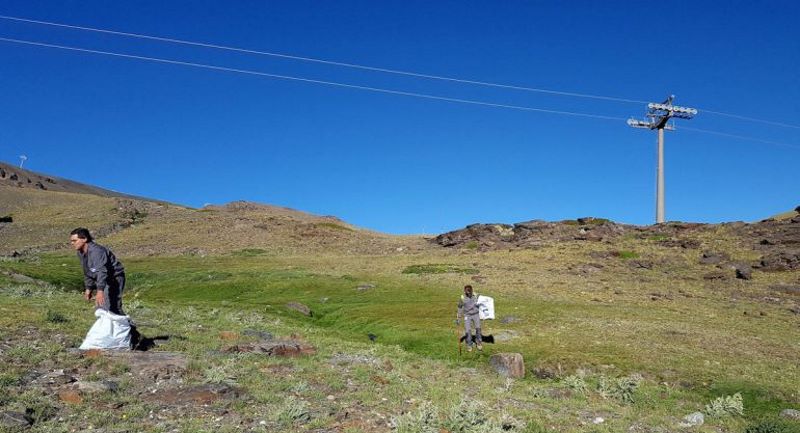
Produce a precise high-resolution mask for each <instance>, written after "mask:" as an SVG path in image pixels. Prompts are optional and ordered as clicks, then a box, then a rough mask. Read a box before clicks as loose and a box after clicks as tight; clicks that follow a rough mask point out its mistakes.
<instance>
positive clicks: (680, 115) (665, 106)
mask: <svg viewBox="0 0 800 433" xmlns="http://www.w3.org/2000/svg"><path fill="white" fill-rule="evenodd" d="M673 99H675V95H670V97H669V98H667V100H666V101H664V102H662V103H660V104H656V103H653V102H651V103H649V104H647V114H646V117H648V120H638V119H634V118H630V119H628V126H631V127H633V128H646V129H655V130H657V131H658V165H657V167H656V224H660V223H663V222H664V130H665V129H666V130H668V131H672V130H674V129H675V125H673V124H672V123H669V120H670V119H673V118H676V119H687V120H688V119H691V118H692V117H694V116H695V115H696V114H697V110H695V109H694V108H687V107H679V106H677V105H672V100H673Z"/></svg>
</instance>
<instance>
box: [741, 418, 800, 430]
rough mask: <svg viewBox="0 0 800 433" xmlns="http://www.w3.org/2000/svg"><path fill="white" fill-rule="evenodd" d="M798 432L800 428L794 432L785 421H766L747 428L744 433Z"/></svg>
mask: <svg viewBox="0 0 800 433" xmlns="http://www.w3.org/2000/svg"><path fill="white" fill-rule="evenodd" d="M798 431H800V427H796V428H795V429H793V430H792V429H791V427H790V425H788V423H786V422H785V421H783V420H775V419H764V420H761V421H758V422H756V423H754V424H750V425H749V426H747V428H746V429H745V430H744V433H795V432H798Z"/></svg>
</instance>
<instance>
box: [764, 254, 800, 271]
mask: <svg viewBox="0 0 800 433" xmlns="http://www.w3.org/2000/svg"><path fill="white" fill-rule="evenodd" d="M760 267H761V269H763V270H765V271H791V270H795V269H800V251H797V250H795V251H778V252H774V253H770V254H767V255H766V256H764V257H762V258H761V263H760Z"/></svg>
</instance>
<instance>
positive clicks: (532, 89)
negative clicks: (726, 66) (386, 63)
mask: <svg viewBox="0 0 800 433" xmlns="http://www.w3.org/2000/svg"><path fill="white" fill-rule="evenodd" d="M0 19H4V20H9V21H18V22H24V23H30V24H40V25H46V26H52V27H61V28H67V29H73V30H85V31H91V32H98V33H105V34H111V35H117V36H125V37H131V38H139V39H148V40H153V41H159V42H168V43H174V44H181V45H191V46H196V47H203V48H213V49H218V50H226V51H234V52H239V53H246V54H257V55H263V56H271V57H278V58H284V59H290V60H299V61H304V62H314V63H321V64H326V65H332V66H341V67H346V68H353V69H361V70H366V71H373V72H382V73H387V74H395V75H405V76H409V77H416V78H425V79H432V80H440V81H449V82H454V83H462V84H473V85H479V86H487V87H495V88H501V89H510V90H520V91H526V92H536V93H544V94H550V95H558V96H570V97H575V98H588V99H596V100H603V101H613V102H626V103H635V104H647V103H648V102H647V101H641V100H637V99H629V98H620V97H615V96H605V95H593V94H588V93H578V92H566V91H559V90H551V89H542V88H536V87H527V86H519V85H514V84H502V83H493V82H489V81H479V80H469V79H464V78H455V77H446V76H442V75H432V74H423V73H419V72H411V71H402V70H398V69H389V68H380V67H376V66H368V65H361V64H357V63H346V62H338V61H334V60H325V59H319V58H314V57H305V56H296V55H291V54H284V53H276V52H270V51H261V50H252V49H247V48H239V47H231V46H226V45H219V44H211V43H204V42H195V41H188V40H185V39H176V38H167V37H162V36H152V35H145V34H141V33H131V32H121V31H116V30H108V29H100V28H96V27H86V26H76V25H71V24H63V23H55V22H50V21H41V20H33V19H29V18H20V17H12V16H8V15H0ZM699 110H701V111H703V112H704V113H708V114H714V115H717V116H725V117H731V118H734V119H739V120H746V121H749V122H756V123H763V124H767V125H773V126H780V127H784V128H794V129H800V126H799V125H792V124H789V123H784V122H775V121H772V120H764V119H758V118H755V117H748V116H742V115H739V114H732V113H724V112H721V111H714V110H708V109H705V108H700V109H699Z"/></svg>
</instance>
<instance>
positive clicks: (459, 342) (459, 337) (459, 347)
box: [456, 315, 461, 358]
mask: <svg viewBox="0 0 800 433" xmlns="http://www.w3.org/2000/svg"><path fill="white" fill-rule="evenodd" d="M456 341H457V342H458V343H457V344H458V356H459V358H460V357H461V333H460V332H459V330H458V315H456Z"/></svg>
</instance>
